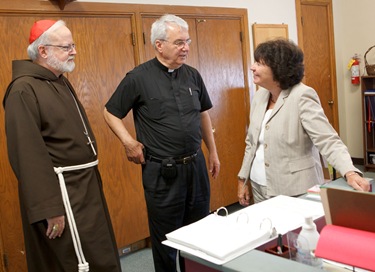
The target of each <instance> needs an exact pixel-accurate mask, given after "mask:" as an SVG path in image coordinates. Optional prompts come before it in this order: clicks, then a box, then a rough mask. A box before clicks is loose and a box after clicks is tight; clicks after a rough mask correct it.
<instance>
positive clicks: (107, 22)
mask: <svg viewBox="0 0 375 272" xmlns="http://www.w3.org/2000/svg"><path fill="white" fill-rule="evenodd" d="M65 20H66V22H67V25H68V26H69V28H70V29H71V30H72V33H73V37H74V40H75V43H76V45H77V58H76V69H75V70H74V72H72V73H70V74H68V78H69V80H70V82H71V83H72V85H73V86H74V87H75V89H76V91H77V93H78V96H79V99H80V101H81V102H82V103H83V106H84V107H85V109H86V112H87V114H88V118H89V119H90V123H91V126H92V128H93V130H94V133H95V137H96V140H97V144H98V149H99V150H98V151H99V152H98V154H99V169H100V173H101V176H102V179H103V188H104V193H105V196H106V199H107V203H108V208H109V211H110V214H111V219H112V224H113V227H114V231H115V236H116V241H117V245H118V247H119V248H120V247H124V246H126V245H129V244H131V243H134V242H136V241H139V240H142V239H144V238H147V237H148V236H149V232H148V222H147V211H146V204H145V201H144V194H143V186H142V181H141V166H140V165H135V164H134V163H131V162H129V161H128V159H127V157H126V155H125V149H124V147H123V145H122V144H121V142H120V141H119V140H118V139H117V137H116V136H115V135H114V133H113V132H112V131H111V130H110V129H109V127H108V126H107V124H106V123H105V121H104V118H103V109H104V106H105V103H106V102H107V101H108V99H109V98H110V97H111V95H112V93H113V92H114V91H115V89H116V87H117V85H118V84H119V83H120V81H121V80H122V79H123V78H124V76H125V74H126V73H127V72H128V71H130V70H131V69H133V67H134V66H135V52H134V46H133V38H132V36H133V33H134V30H133V29H134V26H133V25H132V16H130V15H129V16H124V15H123V16H121V17H120V16H118V17H116V16H111V17H107V16H98V17H68V18H66V19H65ZM113 26H121V27H118V28H116V30H115V31H114V30H113ZM123 122H124V123H125V125H126V127H127V128H128V130H129V132H130V133H131V134H132V135H133V137H134V138H135V130H134V123H133V115H132V112H130V113H129V114H128V115H127V116H126V117H125V118H124V120H123Z"/></svg>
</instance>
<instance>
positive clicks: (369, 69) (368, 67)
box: [363, 45, 375, 76]
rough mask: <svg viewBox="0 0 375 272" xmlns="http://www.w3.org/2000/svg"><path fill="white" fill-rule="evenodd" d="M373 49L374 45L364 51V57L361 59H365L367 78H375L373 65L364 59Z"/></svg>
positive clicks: (374, 66)
mask: <svg viewBox="0 0 375 272" xmlns="http://www.w3.org/2000/svg"><path fill="white" fill-rule="evenodd" d="M374 47H375V45H374V46H371V47H370V48H369V49H368V50H367V51H366V53H365V55H364V57H363V58H364V59H365V67H366V72H367V74H368V75H369V76H375V64H368V62H367V59H366V55H367V53H368V52H370V50H371V49H373V48H374Z"/></svg>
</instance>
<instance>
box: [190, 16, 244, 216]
mask: <svg viewBox="0 0 375 272" xmlns="http://www.w3.org/2000/svg"><path fill="white" fill-rule="evenodd" d="M195 29H196V33H197V34H196V35H197V38H196V43H194V46H196V48H197V49H196V50H198V61H199V69H200V72H201V74H202V77H203V79H204V81H205V84H206V87H207V89H208V92H209V94H210V97H211V101H212V103H213V108H212V109H210V110H209V114H210V116H211V120H212V126H213V128H212V129H213V130H214V136H215V141H216V145H217V149H218V153H219V158H220V162H221V170H220V175H219V177H218V178H217V179H216V180H211V208H212V209H217V208H219V207H220V206H226V205H229V204H233V203H235V202H237V201H238V198H237V174H238V171H239V170H240V167H241V163H242V158H243V154H244V150H245V136H246V131H247V123H248V111H247V109H248V108H249V107H248V103H249V98H248V94H247V91H246V88H245V77H244V68H243V61H244V57H243V53H242V52H243V50H242V46H243V45H242V41H241V38H240V37H241V22H240V20H239V19H236V18H233V19H226V18H197V19H196V24H195Z"/></svg>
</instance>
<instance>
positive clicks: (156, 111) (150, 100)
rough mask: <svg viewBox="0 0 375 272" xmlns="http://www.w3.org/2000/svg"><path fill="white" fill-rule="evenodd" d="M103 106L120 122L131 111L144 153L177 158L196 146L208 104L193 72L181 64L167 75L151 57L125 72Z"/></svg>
mask: <svg viewBox="0 0 375 272" xmlns="http://www.w3.org/2000/svg"><path fill="white" fill-rule="evenodd" d="M105 106H106V109H107V111H108V112H110V113H111V114H113V115H115V116H116V117H118V118H120V119H122V118H124V117H125V116H126V115H127V114H128V112H129V111H130V110H131V109H133V116H134V123H135V127H136V132H137V140H138V141H140V142H141V143H142V144H143V145H144V146H145V147H146V150H147V153H148V154H151V155H154V156H160V157H170V156H172V157H177V156H180V155H184V154H191V153H193V152H195V151H197V150H198V148H199V147H200V145H201V141H202V133H201V119H200V113H201V112H203V111H206V110H208V109H210V108H211V107H212V103H211V100H210V98H209V95H208V93H207V90H206V87H205V85H204V82H203V79H202V77H201V75H200V74H199V72H198V71H197V70H196V69H194V68H193V67H191V66H188V65H186V64H184V65H182V66H181V67H180V68H178V69H176V70H174V71H173V72H172V73H171V72H168V68H167V67H165V66H164V65H162V64H161V63H160V62H159V61H158V60H157V59H156V58H154V59H152V60H150V61H147V62H145V63H143V64H141V65H139V66H137V67H136V68H134V69H133V70H132V71H130V72H128V73H127V74H126V76H125V78H124V79H123V80H122V81H121V83H120V84H119V86H118V87H117V89H116V91H115V92H114V94H113V95H112V97H111V98H110V100H109V101H108V102H107V104H106V105H105Z"/></svg>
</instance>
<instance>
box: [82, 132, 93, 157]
mask: <svg viewBox="0 0 375 272" xmlns="http://www.w3.org/2000/svg"><path fill="white" fill-rule="evenodd" d="M83 133H84V134H85V135H86V137H87V140H88V142H87V145H90V146H91V149H92V152H94V155H95V156H96V151H95V148H94V145H93V143H95V141H92V140H91V138H90V135H89V134H88V133H87V132H85V131H84V132H83Z"/></svg>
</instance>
